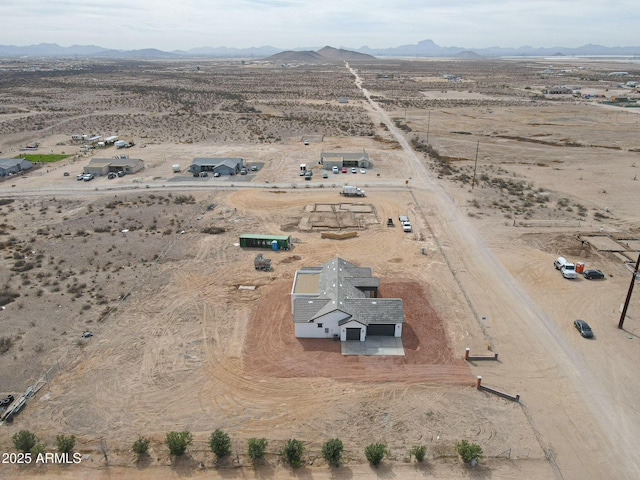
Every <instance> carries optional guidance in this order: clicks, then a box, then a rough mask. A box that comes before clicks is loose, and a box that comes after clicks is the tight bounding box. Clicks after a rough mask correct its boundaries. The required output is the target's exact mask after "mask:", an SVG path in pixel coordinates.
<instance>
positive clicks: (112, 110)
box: [0, 57, 640, 479]
mask: <svg viewBox="0 0 640 480" xmlns="http://www.w3.org/2000/svg"><path fill="white" fill-rule="evenodd" d="M620 70H626V71H627V72H628V77H627V78H625V79H623V80H621V79H620V78H617V77H612V76H611V75H610V73H611V72H613V71H620ZM639 76H640V69H639V68H638V64H637V62H636V61H634V60H629V61H628V62H627V63H621V62H619V61H613V60H607V59H588V58H564V57H557V58H556V57H554V58H532V59H517V60H509V59H503V60H498V59H495V60H490V59H482V60H464V59H429V60H424V59H421V60H400V59H389V60H375V61H373V60H372V61H369V62H365V61H361V62H336V63H327V64H303V63H301V64H299V65H296V64H294V63H292V62H291V61H289V63H288V64H286V65H281V64H274V63H269V62H265V61H235V60H233V61H232V60H229V61H213V60H205V59H198V63H196V62H194V61H186V60H181V61H168V60H162V61H142V60H141V61H133V60H131V61H124V60H122V61H116V60H101V61H96V60H91V61H83V60H81V59H74V60H56V61H52V60H42V61H34V60H25V59H20V60H16V59H10V60H2V61H0V79H1V80H2V84H3V89H2V91H1V92H0V152H1V153H0V158H13V157H16V156H19V155H21V154H23V153H25V152H23V151H21V148H24V147H25V146H26V145H28V144H33V143H34V142H37V143H38V148H37V153H40V154H60V155H67V157H66V158H64V159H62V160H59V161H56V162H53V163H42V164H35V165H34V168H32V169H30V170H28V171H26V172H22V173H20V174H16V175H12V176H8V177H0V246H1V247H2V256H1V258H0V264H1V265H2V268H0V285H1V288H2V291H1V293H0V300H1V304H2V305H3V307H4V308H3V309H2V310H0V328H1V331H0V352H1V354H0V365H1V368H0V395H2V396H4V395H7V394H12V395H14V396H15V397H16V398H17V397H18V396H20V395H21V394H22V393H24V392H25V391H26V390H27V389H28V388H29V387H37V388H36V390H37V392H36V393H35V394H34V395H33V396H31V397H30V398H29V399H28V400H27V403H26V406H25V408H24V409H23V410H22V411H20V412H19V413H18V414H17V415H15V416H14V417H13V419H12V421H10V422H4V424H3V425H2V426H0V428H2V429H3V430H4V432H5V433H4V434H3V435H1V436H0V447H2V449H1V450H2V451H3V452H9V451H13V447H12V443H11V436H12V435H13V434H14V433H16V432H18V431H20V430H24V429H27V430H30V431H32V432H34V433H36V434H37V435H38V437H39V438H40V439H41V440H42V441H43V442H44V443H46V444H47V445H48V446H49V447H50V448H53V447H52V445H54V440H55V437H56V435H59V434H65V435H71V434H73V435H75V436H76V439H77V440H76V451H78V452H80V453H81V454H82V455H83V457H82V458H83V460H82V462H81V464H79V465H64V466H59V465H22V466H20V465H8V464H3V465H1V466H0V472H1V476H3V477H5V478H26V477H44V476H46V477H47V478H77V477H78V476H81V477H82V478H106V477H116V478H119V477H135V478H176V477H194V478H227V477H235V478H299V477H300V476H303V477H306V478H343V479H348V478H403V479H404V478H496V479H500V478H504V479H508V478H515V477H518V478H539V479H548V478H558V479H560V478H562V479H572V478H580V479H583V478H594V479H596V478H598V479H600V478H630V479H631V478H637V477H638V475H639V474H640V455H639V454H638V452H637V448H636V445H637V443H638V441H640V414H639V413H638V410H637V408H636V407H635V404H636V398H637V397H638V395H640V384H639V382H637V381H636V379H635V365H636V364H637V363H638V362H639V361H640V348H636V346H635V344H636V343H639V342H640V313H639V312H640V310H639V308H640V297H639V296H638V295H640V293H638V292H637V291H636V292H634V293H635V295H633V296H632V297H631V301H630V303H629V307H628V310H627V315H626V320H625V323H624V329H619V328H618V322H619V319H620V312H621V306H622V304H623V303H624V301H625V297H626V295H627V291H628V288H629V284H630V282H631V280H632V278H633V277H632V275H633V274H632V272H631V271H630V269H629V264H631V266H633V265H634V264H635V261H636V260H637V258H638V250H639V249H640V216H639V215H638V200H637V196H638V180H637V172H638V168H639V166H638V165H637V162H638V156H639V155H640V141H639V140H638V136H637V132H638V125H639V121H640V116H639V115H638V114H639V113H640V109H638V108H634V107H637V98H635V97H636V96H637V94H636V93H635V92H634V91H633V90H630V89H629V88H625V87H624V83H625V81H626V80H627V79H629V80H632V79H638V77H639ZM558 85H570V86H571V88H570V90H573V91H574V93H573V94H571V93H569V94H549V93H545V92H546V91H547V90H548V89H550V88H552V87H555V86H558ZM574 87H575V88H574ZM578 92H579V93H578ZM587 96H588V98H587ZM339 97H342V101H338V98H339ZM623 98H624V100H621V99H623ZM627 98H628V99H627ZM344 99H346V100H347V101H346V102H344ZM77 134H89V135H91V134H97V135H103V136H105V137H106V136H109V135H118V136H119V138H122V139H124V140H127V141H129V142H132V143H134V145H133V146H132V147H131V148H127V149H125V150H123V149H118V150H116V149H115V147H108V146H107V147H105V148H103V149H101V148H91V149H84V148H83V145H82V142H81V143H78V142H72V140H71V135H77ZM323 152H366V153H367V154H368V155H369V158H370V160H371V162H372V164H373V167H372V168H368V169H366V173H360V172H359V171H357V172H356V173H355V174H352V173H351V172H350V171H348V173H339V174H333V173H332V172H331V171H330V170H329V171H328V172H327V173H328V175H327V178H322V173H323V170H322V165H320V164H319V161H320V159H321V156H322V154H323ZM26 153H32V152H30V151H29V152H26ZM122 153H124V154H126V155H128V156H129V157H130V158H139V159H142V160H143V161H144V164H145V168H144V169H143V170H142V171H140V172H137V173H135V174H134V175H125V176H123V177H117V178H115V179H107V178H106V177H98V178H96V179H94V180H92V181H90V182H85V181H77V180H76V175H77V174H79V173H81V172H82V170H83V168H84V167H85V166H87V165H88V163H89V161H90V160H91V159H92V158H111V157H112V156H114V155H120V154H122ZM201 157H220V158H226V157H229V158H236V157H238V158H242V159H243V161H244V163H245V164H246V165H255V166H256V170H255V171H253V170H250V171H249V172H248V174H247V175H234V176H224V175H223V176H220V177H212V176H208V177H198V178H195V177H193V176H192V175H191V173H190V172H189V171H188V167H189V165H190V164H191V162H192V160H193V159H194V158H201ZM301 163H306V164H307V166H308V167H309V168H311V169H312V171H313V172H314V175H313V177H312V179H311V180H310V181H307V180H305V179H304V178H303V177H302V176H300V175H299V165H300V164H301ZM173 165H179V166H180V172H174V171H172V166H173ZM343 185H357V186H358V187H361V188H363V189H364V190H365V191H366V197H363V198H360V197H358V198H345V197H341V196H340V195H339V192H340V189H341V187H342V186H343ZM341 204H344V207H342V208H347V209H349V208H351V209H352V210H353V211H358V210H360V211H362V212H366V215H365V214H364V213H362V214H360V215H361V216H360V217H358V218H357V221H353V222H352V223H348V224H344V223H341V222H337V223H336V225H337V226H333V224H331V222H329V221H328V220H326V218H324V217H323V221H322V222H317V221H313V220H314V218H312V217H313V215H316V213H315V212H318V211H321V210H322V209H319V208H318V206H323V207H326V208H325V211H333V209H334V208H339V207H340V205H341ZM357 207H359V208H357ZM398 215H408V216H409V218H410V219H411V223H412V232H410V233H406V232H403V231H402V228H401V227H400V226H399V225H398V223H397V222H395V225H394V226H393V227H388V226H387V219H388V218H392V219H394V220H395V219H397V217H398ZM325 216H326V215H325ZM341 226H342V228H340V227H341ZM327 232H333V233H344V232H356V236H354V237H352V238H347V239H342V240H336V239H329V238H322V234H323V233H327ZM245 233H264V234H277V235H291V237H292V242H293V248H292V249H291V250H288V251H285V250H280V251H268V250H264V251H262V250H260V249H255V248H241V247H240V246H239V236H240V235H242V234H245ZM261 251H262V252H264V254H265V256H267V257H269V258H271V260H272V264H273V269H272V270H271V271H267V272H264V271H258V270H256V269H255V268H254V265H253V259H254V257H255V256H256V254H258V253H260V252H261ZM559 256H564V257H567V258H568V259H569V260H571V261H577V262H583V263H584V264H585V268H587V269H600V270H602V271H603V272H604V273H605V278H604V279H602V280H587V279H585V278H584V277H583V276H582V275H578V278H576V279H575V280H567V279H564V278H563V277H562V275H561V274H560V273H559V272H558V271H557V270H556V269H554V266H553V262H554V260H555V259H556V258H557V257H559ZM335 257H340V258H343V259H345V260H346V261H348V262H351V263H354V264H356V265H359V266H362V267H371V269H372V271H373V275H374V276H376V277H379V278H380V281H381V286H380V294H381V296H382V297H388V298H401V299H402V300H403V303H404V315H405V323H404V328H403V335H402V341H403V346H404V350H405V355H404V356H400V357H391V356H345V355H342V354H341V353H340V343H341V342H334V341H332V340H331V339H326V340H325V339H297V338H295V336H294V333H293V323H292V318H291V315H292V313H291V300H290V293H291V285H292V281H293V277H294V274H295V272H296V271H297V270H299V269H300V268H301V267H303V266H316V265H320V264H322V263H324V262H326V261H328V260H330V259H332V258H335ZM240 287H243V288H240ZM246 287H248V288H246ZM575 319H584V320H586V321H587V322H589V324H590V325H591V327H592V328H593V330H594V333H595V338H593V339H590V340H587V339H585V338H582V337H581V336H580V334H579V333H578V332H577V331H576V329H575V328H574V326H573V321H574V320H575ZM84 332H90V333H91V336H83V333H84ZM466 348H469V349H470V351H471V353H472V355H479V356H487V355H489V356H493V355H494V354H498V360H497V361H486V360H475V361H474V360H472V361H465V359H464V354H465V349H466ZM478 376H481V377H482V383H483V385H486V386H489V387H492V388H494V389H496V390H498V391H501V392H504V393H506V394H508V395H516V394H517V395H519V401H518V402H514V401H510V400H508V399H505V398H502V397H500V396H497V395H492V394H491V393H488V392H486V391H480V390H478V389H477V388H476V381H477V377H478ZM217 428H220V429H223V430H224V431H225V432H227V433H228V434H229V435H230V437H231V439H232V445H233V455H232V456H231V457H229V458H227V459H226V460H224V461H222V462H218V463H216V462H215V460H214V456H213V454H212V453H211V451H210V449H209V446H208V444H207V440H208V438H209V435H210V434H211V432H212V431H213V430H215V429H217ZM174 430H175V431H182V430H188V431H190V432H191V433H192V435H193V444H192V445H191V447H190V449H189V450H188V452H187V455H185V456H184V457H181V458H178V459H172V458H171V457H170V456H169V452H168V451H167V449H166V447H165V445H164V444H163V441H164V438H165V434H166V433H167V432H169V431H174ZM141 435H142V436H145V437H147V438H149V439H150V440H151V443H150V451H149V455H148V456H147V457H146V458H145V460H144V461H143V462H140V461H136V455H135V454H134V453H133V452H132V451H131V445H132V443H133V442H134V441H135V440H136V439H137V438H138V437H139V436H141ZM252 437H257V438H260V437H264V438H266V439H267V440H268V442H269V443H268V447H267V455H266V457H265V459H264V461H263V462H262V463H260V464H258V465H255V466H253V465H252V464H251V461H250V459H249V457H248V456H247V453H246V451H247V441H248V439H249V438H252ZM335 437H339V438H340V439H341V440H342V441H343V442H344V447H345V451H344V455H343V457H344V464H343V465H342V466H341V467H339V468H332V467H330V466H328V465H327V463H326V462H325V461H324V460H323V458H322V455H321V446H322V444H323V443H324V442H325V441H326V440H328V439H330V438H335ZM291 438H295V439H298V440H300V441H302V442H303V444H304V446H305V455H304V465H303V466H302V467H301V468H300V469H298V470H292V469H291V468H289V467H287V466H286V465H284V464H283V462H282V461H281V459H280V455H279V452H280V449H281V448H282V446H283V444H284V442H285V441H286V440H287V439H291ZM461 439H467V440H469V441H472V442H475V443H478V444H479V445H480V446H481V447H482V449H483V452H484V458H483V459H481V460H480V461H479V463H478V465H477V466H475V467H469V466H467V465H465V464H463V463H462V462H461V461H460V459H459V457H458V455H457V453H456V450H455V443H456V442H457V441H459V440H461ZM372 441H375V442H381V443H384V444H385V445H387V448H388V450H389V456H388V457H387V458H385V460H384V461H383V463H382V465H381V466H380V467H379V468H377V469H375V468H372V467H371V466H369V465H368V462H367V460H366V458H365V455H364V448H365V446H366V445H368V444H369V443H371V442H372ZM415 445H425V446H426V447H427V459H426V461H425V462H424V463H420V464H418V463H416V462H415V461H412V459H411V458H410V456H409V451H410V450H411V448H412V447H413V446H415Z"/></svg>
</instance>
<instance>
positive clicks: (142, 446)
mask: <svg viewBox="0 0 640 480" xmlns="http://www.w3.org/2000/svg"><path fill="white" fill-rule="evenodd" d="M131 450H133V453H135V454H137V455H138V456H139V457H140V456H142V455H145V454H146V453H147V451H148V450H149V439H148V438H145V437H142V436H140V437H138V439H137V440H136V441H135V442H133V446H132V447H131Z"/></svg>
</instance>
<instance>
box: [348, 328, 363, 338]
mask: <svg viewBox="0 0 640 480" xmlns="http://www.w3.org/2000/svg"><path fill="white" fill-rule="evenodd" d="M347 340H358V341H359V340H360V329H359V328H347Z"/></svg>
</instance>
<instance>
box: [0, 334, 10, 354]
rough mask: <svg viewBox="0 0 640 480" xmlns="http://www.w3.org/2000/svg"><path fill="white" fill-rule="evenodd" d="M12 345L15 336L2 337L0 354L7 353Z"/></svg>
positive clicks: (0, 338) (0, 339)
mask: <svg viewBox="0 0 640 480" xmlns="http://www.w3.org/2000/svg"><path fill="white" fill-rule="evenodd" d="M12 345H13V338H11V337H0V355H2V354H3V353H7V352H8V351H9V349H10V348H11V346H12Z"/></svg>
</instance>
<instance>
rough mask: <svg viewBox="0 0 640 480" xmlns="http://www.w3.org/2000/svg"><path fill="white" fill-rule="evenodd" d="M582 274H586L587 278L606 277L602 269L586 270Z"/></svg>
mask: <svg viewBox="0 0 640 480" xmlns="http://www.w3.org/2000/svg"><path fill="white" fill-rule="evenodd" d="M582 275H584V278H586V279H587V280H596V279H598V280H599V279H602V278H604V273H602V272H601V271H600V270H585V271H584V272H583V273H582Z"/></svg>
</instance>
